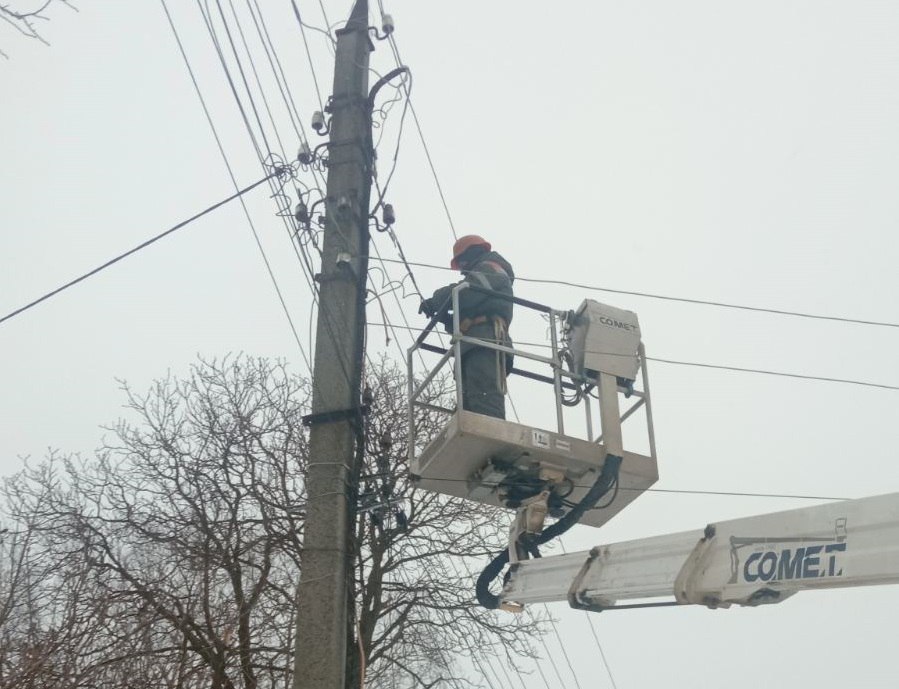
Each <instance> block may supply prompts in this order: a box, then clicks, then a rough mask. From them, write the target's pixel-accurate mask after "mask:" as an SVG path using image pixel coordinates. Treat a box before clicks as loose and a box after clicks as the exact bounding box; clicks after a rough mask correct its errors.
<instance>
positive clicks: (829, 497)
mask: <svg viewBox="0 0 899 689" xmlns="http://www.w3.org/2000/svg"><path fill="white" fill-rule="evenodd" d="M428 481H437V482H441V483H468V479H460V478H449V477H440V476H428ZM510 485H515V484H514V482H512V483H511V484H510ZM574 487H575V488H590V486H589V485H585V484H575V485H574ZM618 490H620V491H639V492H641V493H671V494H675V495H721V496H726V497H738V498H776V499H780V500H783V499H793V500H833V501H839V500H851V498H846V497H834V496H833V495H800V494H795V493H750V492H745V491H743V492H741V491H732V490H688V489H684V488H629V487H627V486H620V487H619V488H618Z"/></svg>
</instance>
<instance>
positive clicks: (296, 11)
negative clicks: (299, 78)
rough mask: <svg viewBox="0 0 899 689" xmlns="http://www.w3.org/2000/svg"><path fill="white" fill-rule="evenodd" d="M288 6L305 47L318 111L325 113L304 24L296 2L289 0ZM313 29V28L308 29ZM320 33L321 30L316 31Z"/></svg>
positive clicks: (329, 36)
mask: <svg viewBox="0 0 899 689" xmlns="http://www.w3.org/2000/svg"><path fill="white" fill-rule="evenodd" d="M290 4H291V5H293V13H294V16H295V17H296V18H297V23H298V24H299V25H300V35H302V37H303V45H304V46H305V47H306V58H307V59H308V60H309V71H310V72H312V82H313V83H314V84H315V95H316V96H317V97H318V109H319V110H320V111H321V112H324V111H325V105H324V102H323V101H322V90H321V88H320V87H319V85H318V75H316V73H315V65H314V64H313V62H312V52H311V51H310V50H309V41H308V40H307V39H306V24H304V23H303V20H302V19H301V18H300V8H299V7H297V3H296V0H290ZM310 28H314V27H310ZM317 30H318V31H321V29H317ZM326 35H327V36H328V38H331V34H329V33H326Z"/></svg>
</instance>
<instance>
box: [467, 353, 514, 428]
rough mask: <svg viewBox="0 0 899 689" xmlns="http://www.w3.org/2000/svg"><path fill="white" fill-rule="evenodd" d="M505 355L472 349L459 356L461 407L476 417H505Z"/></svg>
mask: <svg viewBox="0 0 899 689" xmlns="http://www.w3.org/2000/svg"><path fill="white" fill-rule="evenodd" d="M506 365H507V362H506V355H505V354H503V353H502V352H497V351H496V350H495V349H486V348H484V347H472V348H471V349H470V350H469V351H467V352H465V354H463V355H462V408H463V409H466V410H467V411H471V412H474V413H476V414H484V415H486V416H495V417H496V418H498V419H505V418H506V395H505V392H504V390H505V376H506V371H507V370H508V369H507V367H506Z"/></svg>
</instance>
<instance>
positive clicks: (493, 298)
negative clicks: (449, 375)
mask: <svg viewBox="0 0 899 689" xmlns="http://www.w3.org/2000/svg"><path fill="white" fill-rule="evenodd" d="M492 249H493V247H492V246H491V245H490V242H488V241H487V240H486V239H484V238H483V237H479V236H478V235H475V234H470V235H466V236H464V237H461V238H459V240H458V241H457V242H456V243H455V245H454V246H453V260H452V262H451V263H450V267H451V268H453V269H455V270H458V271H460V272H461V273H462V275H463V279H462V282H467V283H468V284H470V285H474V286H477V287H483V288H485V289H489V290H492V291H494V292H498V293H500V294H502V295H507V296H508V297H511V296H513V294H512V282H513V281H514V280H515V273H514V272H513V271H512V266H511V265H510V264H509V262H508V261H507V260H506V259H504V258H503V257H502V256H500V255H499V254H498V253H496V252H495V251H493V250H492ZM458 284H461V283H453V284H451V285H447V286H445V287H441V288H440V289H438V290H437V291H436V292H434V295H433V296H432V297H431V298H430V299H425V300H424V301H423V302H422V303H421V307H420V308H419V309H418V312H419V313H423V314H425V315H426V316H428V317H429V318H431V317H433V316H439V318H440V322H442V323H443V324H444V326H445V327H446V329H447V331H452V327H453V320H452V319H453V316H452V308H453V303H452V291H453V288H454V287H456V285H458ZM511 322H512V302H511V300H510V299H507V298H503V297H502V296H499V295H494V294H485V293H484V292H480V291H478V290H474V289H463V290H461V291H460V292H459V329H460V330H461V332H462V334H463V335H467V336H468V337H476V338H479V339H482V340H486V341H488V342H494V343H497V344H501V345H504V346H506V347H511V346H512V340H511V339H510V338H509V323H511ZM461 349H462V362H461V366H462V407H463V408H464V409H467V410H468V411H472V412H475V413H477V414H486V415H487V416H495V417H497V418H500V419H505V418H506V398H505V394H506V376H507V375H508V374H509V371H510V370H511V369H512V355H511V354H505V353H504V352H499V351H497V350H495V349H488V348H486V347H480V346H478V345H475V344H472V343H468V342H463V343H462V347H461Z"/></svg>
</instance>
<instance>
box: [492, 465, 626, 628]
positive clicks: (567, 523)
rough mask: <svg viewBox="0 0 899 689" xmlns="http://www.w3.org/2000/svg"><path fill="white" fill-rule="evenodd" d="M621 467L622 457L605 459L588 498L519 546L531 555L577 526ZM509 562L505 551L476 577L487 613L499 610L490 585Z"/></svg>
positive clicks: (585, 497)
mask: <svg viewBox="0 0 899 689" xmlns="http://www.w3.org/2000/svg"><path fill="white" fill-rule="evenodd" d="M620 467H621V457H618V456H616V455H608V456H607V457H606V461H605V463H604V464H603V465H602V471H600V472H599V477H598V478H597V479H596V482H595V483H594V484H593V485H592V486H591V487H590V490H588V491H587V494H586V495H584V497H583V498H581V501H580V502H579V503H578V504H577V505H575V506H574V507H573V508H572V509H571V510H570V511H569V512H568V514H566V515H565V516H564V517H562V518H561V519H560V520H559V521H557V522H556V523H555V524H553V525H552V526H550V527H548V528H546V529H544V530H543V533H541V534H539V535H538V536H536V537H535V538H529V539H527V542H525V543H523V544H522V545H524V547H525V549H526V550H528V551H530V552H534V551H536V549H537V546H539V545H543V544H544V543H546V542H547V541H549V540H551V539H553V538H556V537H557V536H561V535H562V534H563V533H565V532H566V531H568V529H570V528H571V527H572V526H574V525H575V524H577V523H578V522H579V521H580V519H581V517H583V516H584V513H585V512H586V511H587V510H589V509H591V508H592V507H593V506H594V505H596V503H597V502H599V501H600V500H601V499H602V498H603V496H604V495H605V494H606V493H608V492H609V490H611V489H612V487H613V486H614V485H616V483H617V481H618V470H619V468H620ZM508 562H509V549H508V548H504V549H503V551H502V552H500V553H497V555H496V557H494V558H493V560H491V561H490V564H489V565H487V566H486V567H485V568H484V571H483V572H481V575H480V576H479V577H478V582H477V585H476V587H475V593H476V594H477V598H478V603H480V604H481V606H482V607H485V608H487V609H488V610H495V609H496V608H498V607H499V596H496V595H494V594H492V593H490V583H491V582H492V581H493V580H494V579H496V578H497V577H498V576H499V573H500V572H502V570H503V567H505V566H506V564H507V563H508Z"/></svg>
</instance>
